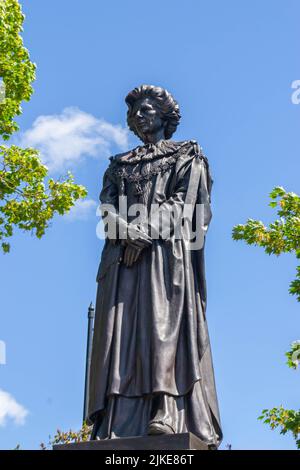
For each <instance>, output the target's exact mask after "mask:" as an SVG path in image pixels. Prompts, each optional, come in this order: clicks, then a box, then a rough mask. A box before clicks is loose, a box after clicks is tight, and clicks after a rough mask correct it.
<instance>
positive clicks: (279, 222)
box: [232, 186, 300, 449]
mask: <svg viewBox="0 0 300 470" xmlns="http://www.w3.org/2000/svg"><path fill="white" fill-rule="evenodd" d="M270 198H271V202H270V203H269V205H270V207H272V208H274V209H275V208H276V209H277V215H278V219H276V220H275V221H274V222H272V223H270V224H269V226H268V227H267V226H265V225H264V224H263V222H261V221H258V220H253V219H248V221H247V222H246V224H244V225H241V224H239V225H236V226H235V227H234V228H233V232H232V237H233V239H234V240H244V241H245V242H246V243H247V244H248V245H257V246H261V247H263V248H264V250H265V252H266V253H268V254H269V255H271V254H275V255H276V256H279V255H280V254H281V253H293V254H295V255H296V258H297V259H300V197H299V196H298V195H297V194H295V193H292V192H289V193H288V192H286V191H285V189H284V188H282V187H280V186H277V187H276V188H274V189H273V191H272V192H271V193H270ZM289 292H290V294H292V295H296V297H297V300H298V302H300V266H298V267H297V274H296V279H295V280H294V281H292V282H291V284H290V289H289ZM286 357H287V365H288V366H289V367H290V368H292V369H296V368H297V366H298V364H299V362H300V341H294V342H293V343H292V346H291V350H290V351H288V352H287V353H286ZM259 419H260V420H263V422H264V423H265V424H269V425H270V427H271V429H275V428H280V433H281V434H286V433H287V432H290V433H292V435H293V437H294V439H295V440H296V445H297V448H298V449H300V410H298V411H296V410H286V409H284V408H283V406H280V407H279V408H272V409H271V410H268V409H265V410H263V411H262V415H261V416H260V417H259Z"/></svg>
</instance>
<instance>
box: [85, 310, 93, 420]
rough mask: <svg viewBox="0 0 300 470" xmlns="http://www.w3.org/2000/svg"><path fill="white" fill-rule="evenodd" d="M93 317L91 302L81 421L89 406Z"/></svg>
mask: <svg viewBox="0 0 300 470" xmlns="http://www.w3.org/2000/svg"><path fill="white" fill-rule="evenodd" d="M94 319H95V309H94V306H93V304H92V302H91V303H90V306H89V309H88V332H87V345H86V363H85V384H84V402H83V421H85V420H86V418H87V414H88V406H89V402H88V399H89V386H90V366H91V357H92V343H93V333H94Z"/></svg>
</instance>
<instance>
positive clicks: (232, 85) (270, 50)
mask: <svg viewBox="0 0 300 470" xmlns="http://www.w3.org/2000/svg"><path fill="white" fill-rule="evenodd" d="M22 4H23V10H24V12H25V14H26V21H25V25H24V41H25V44H26V46H27V47H28V49H29V50H30V53H31V57H32V60H33V61H35V62H36V63H37V67H38V68H37V80H36V82H35V84H34V88H35V93H34V95H33V97H32V100H31V101H30V103H26V104H24V106H23V110H24V113H23V115H22V117H21V118H20V119H19V123H20V126H21V131H22V133H21V134H20V135H19V136H18V137H15V139H18V140H19V141H21V142H22V143H26V144H32V145H34V144H35V145H36V146H38V147H39V148H41V149H42V151H43V155H44V157H43V158H44V159H45V161H47V163H48V164H49V167H50V168H51V172H52V174H53V175H54V176H56V177H58V176H59V175H62V174H65V173H66V171H67V170H68V169H70V170H72V171H73V173H74V175H75V177H76V181H77V182H80V183H82V184H84V185H85V186H87V188H88V191H89V194H88V201H87V202H86V203H85V204H83V205H81V206H80V207H77V209H76V211H74V212H73V215H72V216H71V217H66V218H58V217H57V218H55V220H54V221H53V224H52V227H51V228H50V229H49V230H48V232H47V234H46V235H45V237H44V238H43V239H42V240H36V239H34V238H33V237H30V236H29V235H28V234H16V235H15V236H14V238H13V240H12V249H11V253H10V254H9V255H5V256H4V255H1V254H0V263H1V264H0V285H1V318H0V340H2V341H5V343H6V352H7V364H6V365H0V374H1V375H0V389H1V390H2V398H3V397H4V398H5V400H4V401H5V403H6V404H7V403H8V405H6V406H8V408H9V410H8V411H7V409H6V410H5V409H3V407H2V410H1V408H0V424H1V425H0V448H1V449H11V448H13V447H15V445H16V444H18V443H20V445H21V447H22V448H24V449H30V448H38V446H39V443H40V442H42V441H44V442H47V440H48V436H49V435H52V436H53V434H54V433H55V430H56V429H57V428H58V427H59V428H61V429H63V430H67V429H69V428H70V427H72V428H74V429H78V428H79V427H80V425H81V418H82V405H83V387H84V367H85V346H86V327H87V307H88V305H89V303H90V301H91V300H92V301H94V299H95V292H96V284H95V276H96V271H97V267H98V263H99V260H100V254H101V250H102V246H103V242H102V241H101V240H99V239H98V238H97V237H96V224H97V222H98V218H97V217H96V215H95V209H96V203H95V201H97V199H98V194H99V191H100V188H101V182H102V175H103V171H104V169H105V167H106V165H107V163H108V155H109V154H111V153H112V154H113V153H116V152H118V151H120V149H122V148H130V147H133V146H136V145H137V144H138V141H137V140H136V138H135V137H134V136H131V135H129V133H128V131H127V130H126V121H125V116H126V106H125V103H124V97H125V95H126V94H127V92H128V91H129V90H131V89H132V88H134V87H135V86H137V85H140V84H142V83H151V84H156V85H160V86H164V87H166V88H167V89H168V90H169V91H171V92H172V93H173V95H174V96H175V98H176V99H177V100H178V102H179V104H180V106H181V113H182V116H183V117H182V123H181V125H180V127H179V129H178V131H177V133H176V135H175V136H174V139H176V140H183V139H196V140H198V142H199V143H200V144H201V146H202V147H203V148H204V151H205V153H206V154H207V157H208V159H209V162H210V165H211V170H212V174H213V178H214V187H213V198H212V204H213V205H212V208H213V220H212V223H211V226H210V229H209V232H208V238H207V252H206V265H207V283H208V310H207V316H208V322H209V329H210V336H211V342H212V348H213V357H214V366H215V375H216V382H217V390H218V396H219V403H220V411H221V419H222V425H223V431H224V442H223V446H222V447H223V448H224V447H225V445H226V444H227V443H231V444H232V447H233V448H234V449H292V448H294V443H293V440H292V438H290V437H288V436H285V437H283V436H280V435H279V434H278V433H277V432H276V431H274V432H271V431H270V430H269V429H268V428H267V427H266V426H265V425H263V424H261V422H260V421H258V420H257V416H258V415H259V414H260V411H261V410H262V409H263V408H268V407H273V406H277V405H280V404H283V405H284V406H286V407H288V408H298V407H299V385H300V382H299V372H293V371H291V370H289V369H288V368H287V366H286V365H285V357H284V352H285V351H286V350H287V349H288V347H289V344H290V343H291V342H292V341H293V340H295V339H299V337H300V332H299V328H300V316H299V305H297V302H296V300H295V298H292V297H291V296H289V295H288V285H289V282H290V281H291V280H292V279H293V277H294V275H295V268H296V261H295V260H294V259H293V257H291V256H288V255H287V256H283V257H280V258H275V257H268V256H267V255H266V254H264V252H263V251H262V250H260V249H259V248H255V247H248V246H246V245H244V244H243V243H241V242H240V243H237V242H234V241H232V239H231V230H232V227H233V226H234V225H235V224H237V223H242V222H244V221H245V220H246V219H247V218H248V217H253V218H258V219H261V220H264V221H266V222H268V221H270V220H271V219H272V217H273V216H274V212H273V210H272V209H271V208H269V207H268V206H267V204H268V193H269V192H270V191H271V189H272V188H273V187H274V186H275V185H282V186H284V187H285V188H286V189H287V190H290V191H295V192H299V149H300V141H299V125H300V105H298V106H297V105H295V104H293V103H292V100H291V95H292V92H293V90H292V88H291V84H292V82H293V81H294V80H297V79H300V67H299V39H300V38H299V36H300V32H299V14H300V5H299V2H297V0H287V1H285V2H282V1H278V0H272V1H271V0H265V1H264V2H261V1H258V0H251V1H249V0H248V1H244V2H240V1H238V0H227V1H226V2H224V1H221V0H218V1H217V0H210V1H209V2H208V1H203V0H187V1H185V2H180V1H178V0H176V1H174V0H172V1H171V0H165V1H164V2H159V1H158V0H154V1H153V0H152V1H151V2H145V1H141V0H139V1H137V0H127V1H121V0H119V1H117V0H111V1H109V2H108V1H102V2H99V1H98V0H87V1H86V2H74V1H73V0H63V1H58V0H51V1H50V0H43V2H41V1H40V0H23V2H22ZM40 116H44V117H43V118H41V117H40ZM45 116H46V117H45ZM37 119H38V120H37ZM3 392H5V393H4V394H3ZM26 411H27V414H26ZM1 412H2V418H1ZM9 413H10V415H11V416H9ZM22 421H23V424H22Z"/></svg>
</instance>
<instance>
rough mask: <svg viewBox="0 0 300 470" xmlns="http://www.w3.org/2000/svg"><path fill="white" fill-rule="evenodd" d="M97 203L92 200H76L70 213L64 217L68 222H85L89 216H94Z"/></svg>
mask: <svg viewBox="0 0 300 470" xmlns="http://www.w3.org/2000/svg"><path fill="white" fill-rule="evenodd" d="M97 205H98V204H97V202H96V201H94V200H93V199H78V200H77V201H76V202H75V204H74V206H73V207H72V209H71V210H70V212H68V213H67V214H66V215H65V218H66V219H67V220H69V221H73V220H86V219H88V218H89V216H90V215H91V214H94V216H96V207H97Z"/></svg>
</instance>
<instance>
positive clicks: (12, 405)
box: [0, 389, 28, 426]
mask: <svg viewBox="0 0 300 470" xmlns="http://www.w3.org/2000/svg"><path fill="white" fill-rule="evenodd" d="M27 415H28V411H27V410H26V408H24V406H22V405H20V404H19V403H18V402H17V401H16V400H15V398H14V397H13V396H12V395H10V394H9V393H8V392H5V391H4V390H1V389H0V426H5V424H6V421H7V419H9V418H10V419H12V420H13V421H14V422H15V424H17V425H22V424H24V423H25V419H26V417H27Z"/></svg>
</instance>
